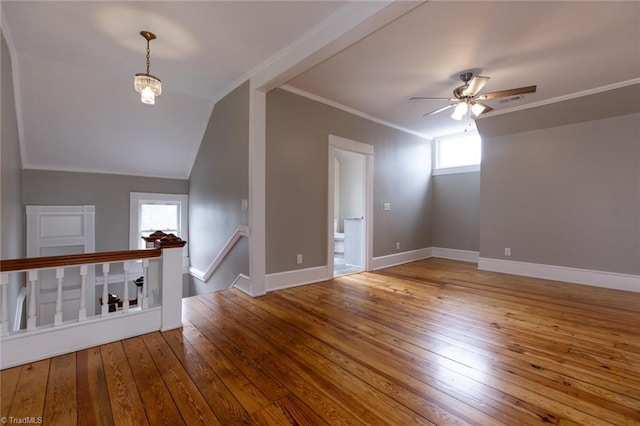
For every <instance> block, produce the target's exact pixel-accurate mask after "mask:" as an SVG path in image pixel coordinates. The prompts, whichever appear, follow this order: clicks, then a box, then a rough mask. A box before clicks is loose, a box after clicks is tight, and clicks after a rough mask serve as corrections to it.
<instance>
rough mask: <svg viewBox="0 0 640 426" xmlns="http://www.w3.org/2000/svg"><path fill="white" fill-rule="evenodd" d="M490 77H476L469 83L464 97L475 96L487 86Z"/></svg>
mask: <svg viewBox="0 0 640 426" xmlns="http://www.w3.org/2000/svg"><path fill="white" fill-rule="evenodd" d="M487 81H489V77H482V76H480V75H474V76H473V77H471V80H469V83H467V87H466V89H464V90H462V95H463V96H475V95H477V94H478V92H479V91H480V90H482V88H483V87H484V85H485V84H487Z"/></svg>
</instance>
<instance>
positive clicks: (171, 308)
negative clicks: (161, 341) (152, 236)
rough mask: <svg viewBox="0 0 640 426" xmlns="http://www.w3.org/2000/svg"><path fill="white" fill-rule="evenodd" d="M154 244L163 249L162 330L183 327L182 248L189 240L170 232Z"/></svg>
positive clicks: (161, 284)
mask: <svg viewBox="0 0 640 426" xmlns="http://www.w3.org/2000/svg"><path fill="white" fill-rule="evenodd" d="M154 244H155V247H159V248H161V249H162V267H161V271H160V276H161V282H160V286H161V287H160V293H161V296H162V324H161V328H160V330H161V331H166V330H171V329H174V328H179V327H182V257H183V256H182V252H183V249H182V248H183V247H184V245H185V244H187V242H186V241H184V240H182V239H180V238H179V237H176V236H175V235H173V234H169V235H165V236H164V237H162V238H160V239H158V240H156V241H155V243H154Z"/></svg>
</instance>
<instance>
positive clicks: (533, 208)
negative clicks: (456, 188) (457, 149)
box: [478, 85, 640, 274]
mask: <svg viewBox="0 0 640 426" xmlns="http://www.w3.org/2000/svg"><path fill="white" fill-rule="evenodd" d="M639 87H640V85H636V86H633V87H627V88H623V90H615V91H610V92H606V93H601V94H597V95H591V96H586V97H583V98H579V99H574V100H571V101H565V102H560V103H556V104H552V105H548V106H543V107H538V108H533V109H529V110H524V111H519V112H516V113H512V114H505V115H500V116H496V117H495V118H487V119H484V120H479V121H478V127H479V130H480V133H481V135H482V137H483V164H482V172H481V174H482V180H481V197H482V202H481V214H480V217H481V222H480V223H481V225H480V255H481V257H486V258H497V259H509V260H515V261H524V262H532V263H539V264H549V265H559V266H566V267H574V268H583V269H591V270H600V271H609V272H618V273H627V274H640V114H639V112H640V103H638V102H637V99H638V97H639V96H640V90H639ZM563 111H566V114H565V117H566V121H568V122H569V123H568V124H566V125H558V123H559V122H561V120H562V117H563ZM624 113H626V115H618V114H624ZM629 113H631V114H629ZM532 123H534V124H535V126H536V128H535V129H532V128H531V126H532ZM505 247H510V248H511V249H512V256H511V257H509V258H506V257H505V256H504V248H505Z"/></svg>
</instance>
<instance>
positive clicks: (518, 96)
mask: <svg viewBox="0 0 640 426" xmlns="http://www.w3.org/2000/svg"><path fill="white" fill-rule="evenodd" d="M520 99H524V96H522V95H516V96H511V97H508V98H504V99H500V100H499V101H498V102H500V103H501V104H506V103H508V102H514V101H519V100H520Z"/></svg>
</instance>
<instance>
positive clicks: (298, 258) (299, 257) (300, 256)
mask: <svg viewBox="0 0 640 426" xmlns="http://www.w3.org/2000/svg"><path fill="white" fill-rule="evenodd" d="M296 263H297V264H298V265H300V264H301V263H302V255H301V254H298V255H296Z"/></svg>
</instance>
